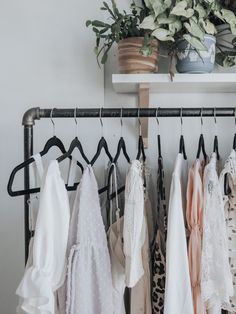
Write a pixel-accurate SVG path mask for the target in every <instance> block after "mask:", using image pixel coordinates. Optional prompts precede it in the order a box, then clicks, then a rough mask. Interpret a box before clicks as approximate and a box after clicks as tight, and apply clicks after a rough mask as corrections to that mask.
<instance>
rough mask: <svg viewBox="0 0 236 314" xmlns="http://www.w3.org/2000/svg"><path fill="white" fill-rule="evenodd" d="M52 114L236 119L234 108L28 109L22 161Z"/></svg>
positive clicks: (26, 207) (26, 182) (26, 220)
mask: <svg viewBox="0 0 236 314" xmlns="http://www.w3.org/2000/svg"><path fill="white" fill-rule="evenodd" d="M52 110H53V119H54V118H74V117H75V116H76V117H78V118H120V117H121V115H122V118H138V117H140V118H142V117H150V118H151V117H158V118H160V117H181V116H182V117H201V116H202V117H213V116H215V117H236V109H235V108H234V107H227V108H224V107H217V108H209V107H208V108H206V107H203V108H140V109H139V108H83V109H80V108H78V109H76V110H75V108H74V109H67V108H65V109H57V108H53V109H41V108H39V107H37V108H31V109H29V110H27V111H26V112H25V114H24V116H23V120H22V124H23V126H24V160H27V159H29V158H30V156H32V155H33V127H34V124H35V120H40V119H42V118H50V117H51V113H52ZM29 182H30V178H29V168H28V167H26V168H25V172H24V187H25V189H28V188H29ZM29 197H30V196H29V195H26V196H25V198H24V224H25V260H27V258H28V246H29V241H30V237H31V233H30V230H29Z"/></svg>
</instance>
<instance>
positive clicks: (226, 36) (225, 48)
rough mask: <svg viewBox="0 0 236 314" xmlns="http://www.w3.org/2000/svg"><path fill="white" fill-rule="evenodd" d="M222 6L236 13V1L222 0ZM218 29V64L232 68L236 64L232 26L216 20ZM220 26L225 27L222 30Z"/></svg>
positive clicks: (235, 41) (235, 48) (235, 45)
mask: <svg viewBox="0 0 236 314" xmlns="http://www.w3.org/2000/svg"><path fill="white" fill-rule="evenodd" d="M219 2H220V5H221V6H222V7H224V8H225V9H227V10H231V11H232V12H233V13H234V14H235V13H236V1H235V0H220V1H219ZM214 22H215V24H216V25H217V26H218V27H217V30H218V32H217V35H216V45H217V53H216V62H217V63H218V64H219V65H221V66H223V67H232V66H234V65H235V64H236V62H235V59H236V38H235V37H234V36H232V32H231V29H230V25H228V24H224V22H223V21H222V20H220V19H218V18H216V19H215V20H214ZM220 25H224V26H223V28H220V27H219V26H220Z"/></svg>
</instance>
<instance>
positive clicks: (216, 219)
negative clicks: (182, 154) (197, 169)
mask: <svg viewBox="0 0 236 314" xmlns="http://www.w3.org/2000/svg"><path fill="white" fill-rule="evenodd" d="M201 269H202V275H201V291H202V299H203V301H204V302H205V304H206V309H207V310H211V311H212V312H213V313H220V312H221V309H227V308H228V306H229V297H230V296H231V295H232V293H233V285H232V276H231V273H230V268H229V256H228V247H227V234H226V224H225V214H224V204H223V198H222V193H221V188H220V183H219V179H218V175H217V171H216V154H215V153H213V154H212V157H211V160H210V163H209V164H208V165H207V166H206V167H205V171H204V209H203V239H202V261H201Z"/></svg>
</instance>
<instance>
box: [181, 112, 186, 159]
mask: <svg viewBox="0 0 236 314" xmlns="http://www.w3.org/2000/svg"><path fill="white" fill-rule="evenodd" d="M180 123H181V135H180V139H179V153H180V154H182V155H183V157H184V159H185V160H187V155H186V151H185V143H184V136H183V108H181V109H180Z"/></svg>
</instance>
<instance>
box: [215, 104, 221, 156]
mask: <svg viewBox="0 0 236 314" xmlns="http://www.w3.org/2000/svg"><path fill="white" fill-rule="evenodd" d="M214 122H215V137H214V144H213V152H214V153H216V158H217V160H220V153H219V144H218V136H217V121H216V108H214Z"/></svg>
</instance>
